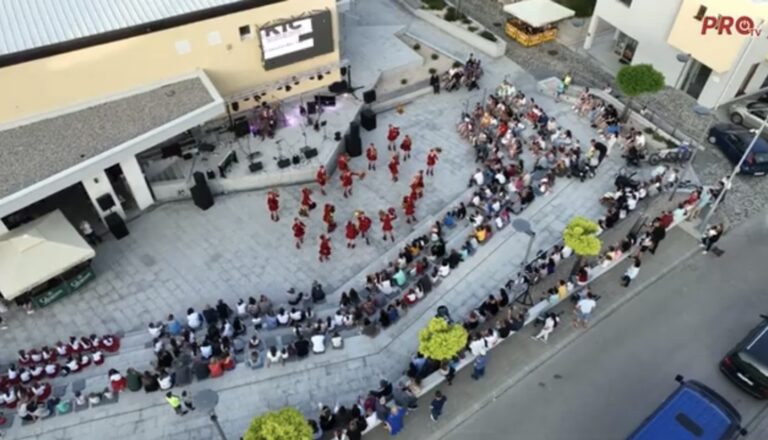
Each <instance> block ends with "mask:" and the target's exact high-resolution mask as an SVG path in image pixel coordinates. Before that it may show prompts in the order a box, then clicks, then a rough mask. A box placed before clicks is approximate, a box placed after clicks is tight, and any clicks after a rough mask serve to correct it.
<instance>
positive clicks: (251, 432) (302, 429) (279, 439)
mask: <svg viewBox="0 0 768 440" xmlns="http://www.w3.org/2000/svg"><path fill="white" fill-rule="evenodd" d="M311 439H312V429H311V428H310V427H309V425H308V424H307V421H306V420H304V416H303V415H302V414H301V413H300V412H299V411H298V410H296V409H295V408H287V407H286V408H283V409H281V410H279V411H270V412H267V413H264V414H262V415H260V416H257V417H254V418H253V420H252V421H251V424H250V426H248V430H246V431H245V434H244V435H243V440H311Z"/></svg>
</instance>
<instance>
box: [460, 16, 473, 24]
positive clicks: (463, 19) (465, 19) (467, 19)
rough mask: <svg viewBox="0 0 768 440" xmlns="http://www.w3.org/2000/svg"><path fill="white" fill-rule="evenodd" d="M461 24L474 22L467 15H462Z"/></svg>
mask: <svg viewBox="0 0 768 440" xmlns="http://www.w3.org/2000/svg"><path fill="white" fill-rule="evenodd" d="M461 22H462V23H464V24H472V20H470V19H469V18H468V17H467V16H466V15H464V14H461Z"/></svg>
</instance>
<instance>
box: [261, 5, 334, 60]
mask: <svg viewBox="0 0 768 440" xmlns="http://www.w3.org/2000/svg"><path fill="white" fill-rule="evenodd" d="M259 38H260V43H261V58H262V64H263V66H264V70H272V69H277V68H280V67H284V66H288V65H291V64H294V63H298V62H300V61H304V60H308V59H310V58H314V57H317V56H320V55H325V54H327V53H331V52H333V50H334V41H333V21H332V15H331V12H330V11H320V12H312V13H309V14H306V15H303V16H301V17H295V18H290V19H287V20H279V21H276V22H270V23H267V24H265V25H263V26H261V27H260V28H259Z"/></svg>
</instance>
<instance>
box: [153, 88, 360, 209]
mask: <svg viewBox="0 0 768 440" xmlns="http://www.w3.org/2000/svg"><path fill="white" fill-rule="evenodd" d="M316 94H317V95H320V96H324V97H325V96H332V95H330V94H329V93H327V91H325V92H324V91H322V90H320V91H316V92H309V93H307V94H305V95H303V96H300V97H296V98H295V99H291V100H289V101H287V102H282V103H281V105H280V110H279V111H277V112H276V119H277V123H278V128H277V129H276V130H275V133H274V136H273V137H272V138H269V137H265V138H264V139H262V136H260V135H259V134H254V133H253V132H255V131H257V130H256V128H255V127H254V123H253V121H254V118H253V116H252V115H253V112H251V111H249V112H243V113H242V114H238V115H233V122H234V124H235V126H238V125H240V126H241V127H245V125H249V127H248V128H250V130H248V131H250V133H248V134H244V133H243V132H242V131H241V132H239V133H237V131H238V130H234V131H233V130H230V129H229V126H230V121H229V119H228V118H223V119H219V120H215V121H211V122H210V123H208V124H206V125H205V126H203V127H202V129H201V130H200V131H199V132H198V133H197V134H196V136H195V137H196V139H194V140H188V141H187V142H188V146H187V147H186V149H185V150H184V151H183V154H182V155H181V156H173V157H166V158H162V155H156V156H155V157H151V158H147V159H145V160H143V162H144V164H145V167H144V172H145V175H146V176H147V179H148V180H149V182H150V184H151V186H152V191H153V192H154V195H155V198H156V199H157V200H158V201H166V200H175V199H183V198H188V197H189V189H188V187H189V186H191V185H192V184H193V182H194V181H193V179H192V176H193V174H194V173H195V172H202V173H203V174H206V175H207V177H208V186H209V187H210V188H211V191H212V192H213V193H214V194H224V193H228V192H232V191H242V190H249V189H261V188H269V187H272V186H277V185H286V184H299V183H303V182H309V181H312V180H313V179H314V175H315V172H316V171H317V168H318V166H319V165H320V164H321V163H323V164H326V163H335V159H336V156H337V155H338V154H339V153H340V152H341V151H343V149H344V141H343V136H344V134H345V133H347V132H348V131H349V124H350V122H352V121H353V120H355V119H356V118H357V115H358V113H359V112H360V110H361V108H362V106H363V100H362V99H361V96H360V91H359V92H358V93H356V94H355V95H358V96H353V94H352V93H343V94H340V95H337V96H336V103H335V105H334V106H317V110H318V111H317V113H316V114H314V115H311V118H312V121H308V120H307V116H306V115H302V111H301V108H302V107H303V108H304V109H305V110H306V109H307V107H308V105H307V104H308V102H310V101H311V102H314V101H315V99H314V96H315V95H316ZM310 122H311V123H310ZM314 122H317V124H315V123H314ZM246 130H247V129H246ZM361 130H362V128H361ZM337 133H338V135H339V136H341V137H337ZM238 135H239V136H238ZM305 147H309V149H310V150H312V149H316V150H317V155H315V156H313V157H312V154H311V152H310V154H306V153H307V150H306V149H305ZM161 150H162V147H161ZM279 162H281V163H279ZM252 164H255V165H252ZM258 164H260V165H258ZM286 165H287V166H286ZM329 171H331V170H329Z"/></svg>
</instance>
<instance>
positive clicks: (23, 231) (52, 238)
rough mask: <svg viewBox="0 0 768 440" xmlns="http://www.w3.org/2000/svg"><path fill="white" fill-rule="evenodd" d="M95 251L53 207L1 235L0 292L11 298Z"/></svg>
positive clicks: (84, 260) (86, 258)
mask: <svg viewBox="0 0 768 440" xmlns="http://www.w3.org/2000/svg"><path fill="white" fill-rule="evenodd" d="M95 255H96V252H94V250H93V249H92V248H91V247H90V246H89V245H88V243H86V242H85V240H83V238H82V237H81V236H80V234H79V233H78V232H77V230H76V229H75V228H74V227H73V226H72V225H71V224H70V223H69V221H68V220H67V218H66V217H64V214H62V213H61V211H58V210H57V211H53V212H51V213H50V214H47V215H45V216H43V217H40V218H38V219H36V220H34V221H32V222H30V223H27V224H25V225H23V226H19V227H18V228H16V229H13V230H11V231H10V232H8V233H6V234H4V235H0V293H2V295H3V297H4V298H5V299H7V300H11V299H14V298H16V297H17V296H19V295H21V294H23V293H25V292H27V291H29V290H31V289H34V288H35V287H37V286H39V285H41V284H43V283H45V282H47V281H48V280H50V279H53V278H55V277H56V276H58V275H60V274H62V273H64V272H66V271H68V270H69V269H72V268H73V267H75V266H77V265H78V264H80V263H84V262H86V261H88V260H90V259H92V258H93V257H94V256H95Z"/></svg>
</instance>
